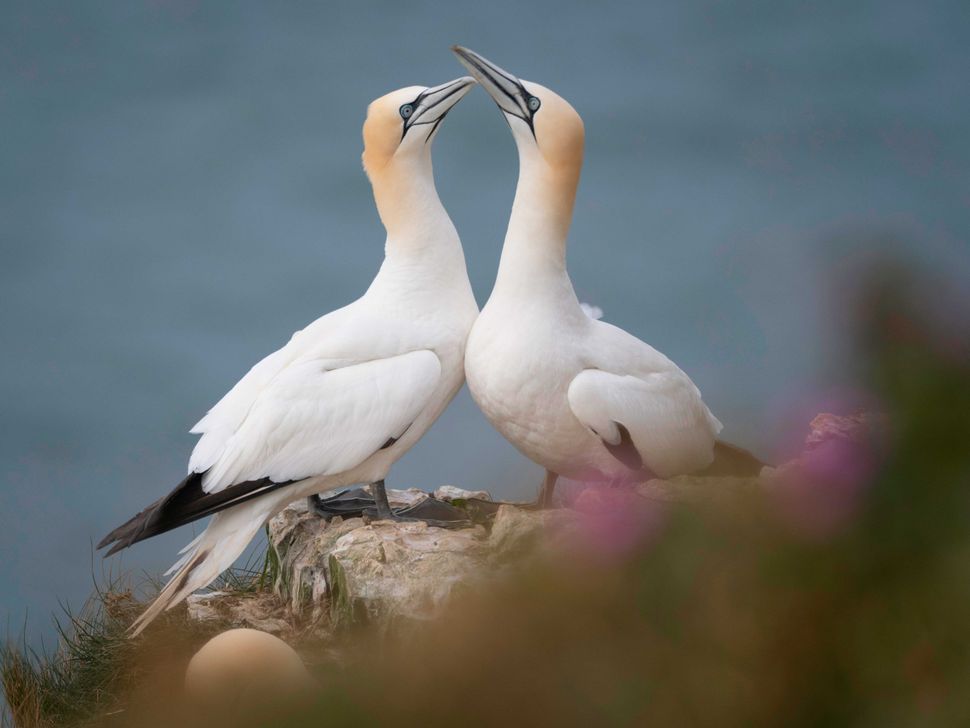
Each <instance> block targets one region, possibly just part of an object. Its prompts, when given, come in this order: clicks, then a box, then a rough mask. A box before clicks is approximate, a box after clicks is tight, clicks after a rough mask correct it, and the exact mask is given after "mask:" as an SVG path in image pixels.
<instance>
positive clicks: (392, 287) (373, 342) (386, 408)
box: [102, 78, 478, 634]
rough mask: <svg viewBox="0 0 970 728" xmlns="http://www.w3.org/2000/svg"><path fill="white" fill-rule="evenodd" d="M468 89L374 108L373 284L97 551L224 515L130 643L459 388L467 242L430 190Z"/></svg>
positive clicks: (380, 455)
mask: <svg viewBox="0 0 970 728" xmlns="http://www.w3.org/2000/svg"><path fill="white" fill-rule="evenodd" d="M473 83H474V82H473V81H472V79H470V78H461V79H457V80H455V81H453V82H450V83H448V84H443V85H442V86H439V87H436V88H432V89H426V88H423V87H410V88H406V89H401V90H400V91H396V92H394V93H391V94H388V95H387V96H385V97H382V98H381V99H378V100H377V101H375V102H374V103H372V104H371V106H370V108H369V109H368V117H367V121H366V122H365V125H364V146H365V151H364V166H365V169H366V171H367V173H368V177H369V179H370V181H371V183H372V185H373V188H374V195H375V199H376V202H377V206H378V211H379V212H380V215H381V220H382V222H383V223H384V226H385V228H386V229H387V243H386V247H385V260H384V263H383V264H382V266H381V269H380V271H379V272H378V274H377V277H376V278H375V279H374V281H373V283H372V284H371V286H370V287H369V288H368V290H367V292H366V293H365V294H364V295H363V296H362V297H361V298H360V299H358V300H357V301H355V302H353V303H351V304H350V305H348V306H346V307H344V308H341V309H339V310H337V311H334V312H332V313H330V314H328V315H326V316H324V317H322V318H320V319H319V320H317V321H315V322H313V323H312V324H310V325H309V326H307V327H306V328H305V329H303V330H302V331H298V332H297V333H296V334H294V335H293V337H292V338H291V339H290V341H289V342H288V343H287V344H286V345H285V346H284V347H283V348H281V349H279V350H278V351H276V352H274V353H272V354H270V355H269V356H267V357H266V358H264V359H263V360H262V361H260V362H259V363H258V364H256V365H255V366H254V367H253V368H252V369H251V370H250V371H249V372H248V373H247V374H246V375H245V376H244V377H243V378H242V379H241V380H240V381H239V382H238V383H237V384H236V385H235V386H234V387H233V388H232V389H231V390H230V391H229V392H228V393H227V394H226V395H225V396H224V397H223V398H222V399H221V400H220V401H219V402H218V403H217V404H216V405H215V406H214V407H213V408H212V409H211V410H209V412H208V413H207V414H206V415H205V417H203V418H202V419H201V420H200V421H199V422H198V424H196V425H195V427H193V428H192V432H194V433H197V434H200V435H201V438H200V439H199V441H198V443H197V444H196V447H195V450H194V451H193V453H192V456H191V458H190V461H189V478H187V479H186V481H184V482H183V484H181V485H180V486H179V488H177V489H176V491H173V493H172V495H170V496H169V497H168V498H167V499H163V500H162V501H159V502H158V503H156V504H154V505H153V506H151V507H149V509H146V511H144V512H143V513H141V514H139V515H138V516H136V517H135V518H133V519H132V520H131V521H129V522H128V523H127V524H124V525H123V526H121V527H119V528H118V529H116V530H115V531H114V532H112V534H109V536H108V537H107V538H106V539H105V541H103V542H102V545H105V544H107V543H112V542H114V543H116V544H120V545H121V546H125V545H129V544H130V543H133V542H135V541H138V540H141V538H144V537H145V535H146V534H147V535H153V534H154V533H160V532H162V531H164V530H168V528H170V527H174V526H177V525H180V523H182V522H187V521H188V520H193V518H194V517H198V516H197V514H198V512H200V509H201V508H202V506H199V505H198V504H205V503H207V502H209V501H211V500H212V499H216V500H218V499H219V498H220V497H222V498H223V500H218V502H219V507H220V508H222V507H224V506H226V505H229V506H230V507H228V508H227V509H225V510H222V511H221V512H218V513H216V515H215V516H214V517H213V519H212V521H211V522H210V524H209V526H208V528H207V529H206V530H205V531H204V532H203V533H202V534H200V535H199V536H198V537H197V538H196V539H194V540H193V541H192V542H191V543H190V544H188V545H187V546H186V547H185V548H184V549H183V550H182V552H181V558H180V559H179V560H178V562H176V564H175V565H174V566H173V567H172V569H171V570H170V572H169V573H171V574H172V576H171V580H170V581H169V582H168V583H167V584H166V586H165V587H164V589H163V590H162V592H161V594H160V595H159V596H158V598H157V600H156V601H155V602H154V603H153V604H152V605H151V606H150V607H149V608H148V610H146V611H145V613H144V614H142V615H141V617H140V618H139V620H138V621H137V622H136V623H135V625H134V631H135V633H136V634H137V633H138V632H140V631H141V630H142V629H144V627H145V626H146V625H147V624H148V623H149V622H150V621H151V620H152V619H154V618H155V616H157V615H158V614H159V613H160V612H161V611H162V610H163V609H166V608H170V607H171V606H173V605H174V604H177V603H178V602H179V601H181V600H182V599H184V598H185V596H187V595H188V594H189V593H191V592H192V591H194V590H195V589H198V588H200V587H202V586H205V585H206V584H208V583H209V582H211V581H212V580H213V579H215V578H216V577H217V576H218V575H219V574H220V573H221V572H222V571H223V570H224V569H226V568H228V567H229V566H230V565H231V564H232V562H233V561H234V560H235V559H236V557H237V556H238V555H239V554H240V553H241V552H242V551H243V550H244V549H245V547H246V545H247V544H248V543H249V541H250V540H251V539H252V538H253V536H254V535H255V534H256V533H257V532H258V531H259V529H260V528H262V526H263V525H264V524H265V523H266V521H267V520H268V519H269V518H271V517H272V516H273V515H274V514H275V513H277V512H278V511H279V510H280V509H282V508H283V507H284V506H285V505H286V504H287V503H289V502H292V501H294V500H296V499H298V498H301V497H305V496H308V495H311V494H315V493H320V492H324V491H327V490H330V489H333V488H338V487H343V486H346V485H351V484H356V483H375V482H379V481H382V480H383V479H384V477H385V475H386V474H387V472H388V470H389V469H390V467H391V465H392V464H393V463H394V461H396V460H397V459H398V458H399V457H401V455H403V454H404V453H405V452H407V450H408V449H409V448H410V447H411V446H412V445H413V444H414V443H415V442H417V440H418V439H419V438H420V437H421V436H422V435H423V434H424V433H425V432H426V431H427V429H428V427H430V426H431V424H432V423H433V422H434V420H435V419H436V418H437V417H438V416H439V415H440V414H441V412H442V411H443V410H444V408H445V407H446V406H447V404H448V403H449V402H450V400H451V399H452V397H454V395H455V393H456V392H457V391H458V389H459V387H460V386H461V384H462V381H463V366H462V362H463V356H464V347H465V342H466V338H467V335H468V332H469V330H470V328H471V325H472V323H473V321H474V319H475V317H476V315H477V313H478V308H477V305H476V304H475V300H474V297H473V295H472V291H471V286H470V284H469V282H468V276H467V273H466V270H465V261H464V255H463V253H462V250H461V244H460V242H459V239H458V234H457V232H456V231H455V228H454V225H453V224H452V222H451V220H450V219H449V217H448V215H447V213H446V212H445V210H444V208H443V207H442V205H441V202H440V200H439V199H438V195H437V192H436V191H435V188H434V180H433V174H432V167H431V151H430V149H431V144H430V143H429V142H430V141H431V138H432V137H433V135H434V133H435V132H436V130H437V128H438V125H439V123H440V121H441V119H442V118H443V117H444V115H445V113H447V111H448V110H449V109H450V108H451V107H452V106H453V105H454V104H455V103H457V102H458V100H459V99H460V98H461V97H462V96H464V94H465V93H466V92H467V91H468V89H469V88H470V86H471V85H472V84H473ZM405 106H407V107H408V108H409V110H408V113H407V114H405V113H404V111H403V109H404V107H405ZM196 474H201V476H199V475H196ZM193 477H194V478H195V481H193ZM199 482H201V487H200V486H199ZM193 483H194V486H193ZM253 483H256V486H254V488H255V489H254V490H252V487H251V486H252V484H253ZM187 484H188V485H187ZM190 486H193V487H194V488H195V490H189V488H190ZM246 488H251V490H252V493H250V492H249V491H246V492H242V491H241V492H242V495H246V496H247V497H249V496H252V495H254V496H255V497H252V498H251V499H249V500H246V501H245V502H242V501H240V502H239V503H238V504H235V505H233V504H232V503H231V502H228V503H227V502H224V501H225V499H226V498H235V497H236V496H235V495H234V493H235V491H234V489H236V490H239V489H246ZM180 498H182V500H181V501H180ZM184 500H188V505H187V506H186V504H185V503H184V502H183V501H184ZM166 508H167V509H168V512H166V510H165V509H166ZM193 508H196V510H195V511H193V510H192V509H193ZM186 509H187V510H186ZM214 510H218V508H216V509H211V508H210V509H209V510H208V511H206V512H213V511H214ZM185 513H188V515H189V516H192V517H190V518H185ZM166 519H167V520H166ZM146 523H147V524H148V526H146ZM158 524H160V525H158ZM146 529H148V530H146Z"/></svg>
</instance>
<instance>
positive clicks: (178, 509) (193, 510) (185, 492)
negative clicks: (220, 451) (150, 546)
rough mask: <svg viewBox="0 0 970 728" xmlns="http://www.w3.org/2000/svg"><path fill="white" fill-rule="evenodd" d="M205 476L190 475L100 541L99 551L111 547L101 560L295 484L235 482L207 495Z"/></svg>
mask: <svg viewBox="0 0 970 728" xmlns="http://www.w3.org/2000/svg"><path fill="white" fill-rule="evenodd" d="M204 474H205V473H190V474H189V475H188V476H186V478H185V479H184V480H183V481H182V482H181V483H179V484H178V485H177V486H175V488H174V489H173V490H172V492H171V493H169V494H168V495H167V496H165V497H164V498H161V499H159V500H157V501H155V502H154V503H152V504H151V505H150V506H148V508H146V509H144V510H143V511H141V513H138V514H137V515H135V516H133V517H132V518H130V519H128V520H127V521H125V522H124V523H123V524H121V525H120V526H118V527H117V528H116V529H114V530H113V531H112V532H111V533H109V534H108V535H107V536H105V537H104V538H103V539H101V541H100V543H99V544H98V549H102V548H104V547H106V546H111V544H114V545H113V546H111V550H110V551H108V552H107V553H106V554H105V555H104V557H105V558H107V557H108V556H111V555H112V554H116V553H118V552H119V551H121V550H122V549H126V548H128V547H129V546H132V545H133V544H136V543H138V542H139V541H144V540H145V539H146V538H151V537H152V536H157V535H159V534H161V533H166V532H167V531H171V530H173V529H176V528H178V527H179V526H184V525H185V524H187V523H192V522H193V521H197V520H199V519H200V518H205V517H206V516H211V515H213V514H215V513H218V512H219V511H222V510H225V509H227V508H232V507H233V506H236V505H239V504H240V503H245V502H246V501H248V500H251V499H252V498H258V497H259V496H261V495H263V494H264V493H267V492H269V491H272V490H276V489H277V488H282V487H285V486H287V485H290V484H291V483H293V482H295V481H292V480H287V481H284V482H275V481H273V480H270V479H269V478H260V479H258V480H247V481H245V482H242V483H236V484H235V485H232V486H230V487H228V488H225V489H224V490H220V491H218V492H216V493H206V492H205V491H203V490H202V476H203V475H204Z"/></svg>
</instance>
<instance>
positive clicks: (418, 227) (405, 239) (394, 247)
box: [370, 150, 458, 257]
mask: <svg viewBox="0 0 970 728" xmlns="http://www.w3.org/2000/svg"><path fill="white" fill-rule="evenodd" d="M370 179H371V185H372V186H373V189H374V201H375V202H376V204H377V211H378V214H379V215H380V217H381V222H382V223H383V225H384V229H385V230H386V231H387V245H386V248H385V254H386V255H387V256H388V257H392V256H395V255H408V254H412V253H418V252H421V251H423V250H426V249H427V248H429V247H438V246H440V245H442V244H446V245H449V246H450V245H452V244H454V245H458V233H457V231H456V230H455V226H454V225H453V224H452V222H451V218H450V217H448V213H447V211H446V210H445V208H444V205H442V204H441V200H440V199H439V197H438V191H437V189H435V184H434V171H433V169H432V165H431V154H430V150H429V151H428V153H426V154H421V155H410V156H407V157H405V158H403V159H398V158H392V159H391V160H390V161H389V162H388V163H387V164H386V165H384V166H383V167H382V168H381V169H380V170H377V171H371V173H370Z"/></svg>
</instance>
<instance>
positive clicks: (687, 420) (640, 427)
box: [567, 369, 721, 478]
mask: <svg viewBox="0 0 970 728" xmlns="http://www.w3.org/2000/svg"><path fill="white" fill-rule="evenodd" d="M567 396H568V399H569V406H570V408H571V409H572V411H573V414H575V415H576V417H577V418H578V419H579V420H580V422H582V423H583V424H584V425H586V426H587V427H588V428H590V429H591V430H592V431H593V432H595V433H596V434H597V435H598V436H599V437H600V438H602V439H603V441H604V442H605V443H607V444H608V445H611V446H620V445H621V444H622V440H623V433H622V431H621V429H620V425H622V426H623V427H624V428H626V430H627V431H628V432H629V434H630V440H632V445H633V446H634V447H635V448H636V451H637V453H638V454H639V457H640V458H641V459H642V461H643V465H644V466H645V467H646V468H648V469H649V470H650V471H651V472H653V473H654V474H655V475H657V476H659V477H662V478H665V477H671V476H674V475H679V474H682V473H689V472H692V471H695V470H699V469H701V468H703V467H706V466H707V465H709V464H710V462H711V460H712V459H713V447H714V439H715V437H716V435H717V433H718V432H719V431H720V429H721V423H720V422H718V421H717V419H716V418H715V417H714V415H712V414H711V412H710V410H709V409H708V408H707V406H706V405H705V404H704V402H703V401H701V397H700V392H699V391H698V389H697V387H695V386H694V383H693V382H691V381H690V379H689V378H688V377H687V375H686V374H683V373H682V372H681V371H679V370H673V371H667V372H657V373H653V374H646V375H644V376H642V377H634V376H630V375H618V374H611V373H609V372H605V371H602V370H599V369H586V370H584V371H582V372H580V373H579V374H578V375H577V376H576V377H575V378H574V379H573V381H572V382H571V383H570V385H569V391H568V395H567Z"/></svg>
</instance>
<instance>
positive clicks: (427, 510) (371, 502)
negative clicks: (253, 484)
mask: <svg viewBox="0 0 970 728" xmlns="http://www.w3.org/2000/svg"><path fill="white" fill-rule="evenodd" d="M307 509H308V510H309V511H310V513H314V514H316V515H318V516H320V517H321V518H323V519H325V520H327V521H329V520H330V519H332V518H334V517H335V516H340V517H341V518H360V517H362V516H364V517H367V518H369V519H371V520H381V521H385V520H387V521H402V522H403V521H424V522H425V523H427V524H428V525H429V526H437V527H439V528H465V527H467V526H470V525H471V521H470V520H469V519H468V514H466V513H465V511H463V510H461V509H460V508H455V507H454V506H452V505H450V504H448V503H445V502H444V501H439V500H437V499H436V498H433V497H428V498H426V499H424V500H422V501H420V502H419V503H415V504H414V505H412V506H406V507H404V508H393V509H392V508H391V506H390V504H389V503H388V501H387V491H385V490H384V483H383V482H380V483H373V484H372V485H371V487H370V490H367V489H366V488H348V489H347V490H342V491H340V492H339V493H337V494H336V495H333V496H330V497H329V498H321V497H320V496H319V495H311V496H309V497H308V498H307Z"/></svg>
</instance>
